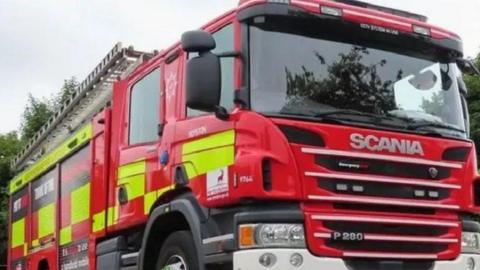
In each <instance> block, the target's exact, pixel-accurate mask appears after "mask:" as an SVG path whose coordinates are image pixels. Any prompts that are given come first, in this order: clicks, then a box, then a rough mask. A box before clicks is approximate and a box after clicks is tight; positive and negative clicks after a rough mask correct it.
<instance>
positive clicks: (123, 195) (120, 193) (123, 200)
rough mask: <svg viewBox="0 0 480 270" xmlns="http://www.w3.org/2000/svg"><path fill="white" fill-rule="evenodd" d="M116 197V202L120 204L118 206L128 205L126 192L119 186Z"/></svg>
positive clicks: (123, 187)
mask: <svg viewBox="0 0 480 270" xmlns="http://www.w3.org/2000/svg"><path fill="white" fill-rule="evenodd" d="M117 196H118V202H119V203H120V205H124V204H127V203H128V192H127V189H126V188H125V186H120V187H119V188H118V194H117Z"/></svg>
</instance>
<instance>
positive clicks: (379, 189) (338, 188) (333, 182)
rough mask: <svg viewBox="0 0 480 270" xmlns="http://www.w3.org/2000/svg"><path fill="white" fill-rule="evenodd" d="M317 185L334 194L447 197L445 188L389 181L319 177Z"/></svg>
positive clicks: (440, 198) (425, 197)
mask: <svg viewBox="0 0 480 270" xmlns="http://www.w3.org/2000/svg"><path fill="white" fill-rule="evenodd" d="M317 182H318V187H319V188H321V189H324V190H328V191H330V192H332V193H336V194H350V195H363V196H371V197H387V198H400V199H425V200H432V201H439V200H443V199H446V198H448V197H449V195H450V191H449V190H447V189H436V188H420V187H418V186H410V185H398V186H397V187H394V188H393V187H392V184H389V183H368V182H364V183H359V182H358V181H355V180H339V179H328V178H319V179H318V181H317Z"/></svg>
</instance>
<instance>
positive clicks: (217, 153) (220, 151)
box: [182, 145, 235, 179]
mask: <svg viewBox="0 0 480 270" xmlns="http://www.w3.org/2000/svg"><path fill="white" fill-rule="evenodd" d="M234 155H235V147H234V146H233V145H231V146H225V147H221V148H215V149H211V150H207V151H202V152H198V153H194V154H189V155H184V156H183V158H182V162H183V163H184V165H185V170H186V171H187V175H188V178H189V179H191V178H193V177H196V176H198V175H202V174H205V173H207V172H209V171H213V170H216V169H219V168H223V167H226V166H230V165H232V164H233V163H234V159H235V157H234Z"/></svg>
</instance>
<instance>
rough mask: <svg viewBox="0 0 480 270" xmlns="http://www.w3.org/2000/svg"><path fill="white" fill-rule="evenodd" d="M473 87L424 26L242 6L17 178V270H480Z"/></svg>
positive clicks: (351, 14)
mask: <svg viewBox="0 0 480 270" xmlns="http://www.w3.org/2000/svg"><path fill="white" fill-rule="evenodd" d="M474 71H475V69H474V67H473V66H472V64H471V63H470V62H468V61H467V60H464V59H463V49H462V42H461V40H460V38H459V37H458V36H457V35H456V34H454V33H452V32H449V31H447V30H444V29H441V28H439V27H436V26H433V25H430V24H428V23H427V18H425V17H424V16H420V15H417V14H413V13H409V12H405V11H400V10H395V9H390V8H386V7H380V6H376V5H371V4H367V3H364V2H360V1H353V0H337V1H327V0H268V1H267V0H242V1H240V3H239V5H238V7H237V8H236V9H234V10H232V11H230V12H228V13H226V14H224V15H223V16H221V17H219V18H217V19H215V20H214V21H212V22H211V23H209V24H207V25H206V26H204V27H203V28H202V29H201V30H197V31H191V32H187V33H184V34H183V36H182V37H181V42H179V43H177V44H175V45H173V46H172V47H171V48H169V49H167V50H164V51H161V52H159V53H157V54H155V55H154V56H152V57H151V58H149V59H146V60H145V61H144V62H143V63H142V64H141V65H140V66H139V67H137V68H136V69H135V71H133V72H131V73H129V74H128V76H126V77H125V78H122V79H120V80H119V81H117V82H116V83H115V84H114V87H113V94H112V97H111V102H109V103H108V106H107V107H105V108H104V109H102V110H101V112H100V113H98V114H96V115H95V116H94V117H93V118H90V119H88V120H87V121H85V123H84V124H83V125H82V127H79V128H78V129H77V131H76V132H72V135H71V136H70V137H69V138H68V139H66V140H65V141H64V142H63V143H62V144H59V146H58V147H57V148H55V149H54V150H52V151H51V152H49V153H45V154H44V155H43V156H41V157H40V158H39V159H38V161H37V162H36V163H34V164H33V165H31V166H28V167H26V168H25V169H24V171H23V172H21V173H20V174H19V175H18V176H17V177H16V178H15V179H14V180H13V181H12V183H11V186H10V192H11V194H12V200H11V211H12V216H11V225H10V232H11V238H10V239H11V240H10V247H11V248H10V253H9V254H10V260H9V261H10V269H15V270H22V269H29V270H31V269H34V270H46V269H49V270H50V269H68V270H69V269H90V270H93V269H97V270H103V269H124V270H125V269H129V270H130V269H132V270H133V269H142V270H143V269H145V270H153V269H178V270H180V269H181V270H186V269H188V270H196V269H214V270H215V269H235V270H253V269H265V270H267V269H269V270H270V269H271V270H284V269H299V270H313V269H328V270H366V269H368V270H385V269H389V270H390V269H392V270H456V269H458V270H465V269H468V270H478V269H480V225H479V224H478V222H477V221H476V220H477V219H476V214H477V213H478V211H479V210H480V193H479V192H480V179H479V178H478V176H477V161H476V151H475V147H474V144H473V143H472V141H471V140H470V139H469V116H468V110H467V103H466V94H467V89H466V86H465V83H464V82H463V80H462V75H463V74H464V73H465V72H474ZM47 152H48V151H47ZM45 267H48V268H45Z"/></svg>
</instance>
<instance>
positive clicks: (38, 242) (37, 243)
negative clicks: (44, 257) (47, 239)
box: [32, 239, 40, 248]
mask: <svg viewBox="0 0 480 270" xmlns="http://www.w3.org/2000/svg"><path fill="white" fill-rule="evenodd" d="M38 246H40V241H39V240H38V239H35V240H33V241H32V247H34V248H35V247H38Z"/></svg>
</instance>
